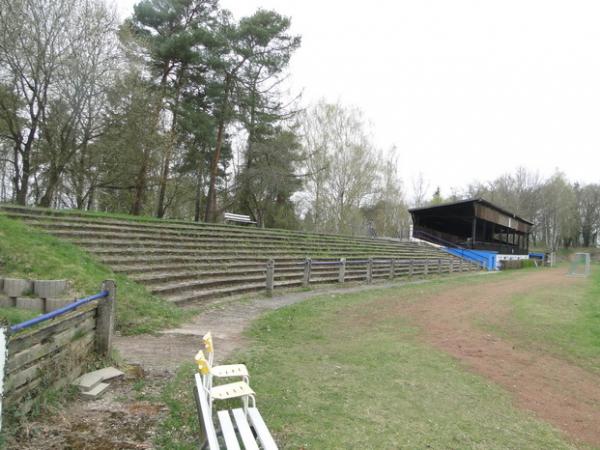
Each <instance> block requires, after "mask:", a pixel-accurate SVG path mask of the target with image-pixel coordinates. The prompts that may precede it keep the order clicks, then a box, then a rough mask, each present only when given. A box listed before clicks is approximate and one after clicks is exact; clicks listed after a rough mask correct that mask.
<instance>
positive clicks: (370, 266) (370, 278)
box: [367, 258, 373, 284]
mask: <svg viewBox="0 0 600 450" xmlns="http://www.w3.org/2000/svg"><path fill="white" fill-rule="evenodd" d="M372 282H373V258H369V262H368V263H367V283H369V284H371V283H372Z"/></svg>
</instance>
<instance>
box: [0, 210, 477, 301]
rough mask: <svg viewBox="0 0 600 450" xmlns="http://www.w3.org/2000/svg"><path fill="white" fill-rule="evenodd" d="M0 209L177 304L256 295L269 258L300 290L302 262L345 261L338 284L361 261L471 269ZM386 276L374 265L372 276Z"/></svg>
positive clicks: (178, 225) (304, 241)
mask: <svg viewBox="0 0 600 450" xmlns="http://www.w3.org/2000/svg"><path fill="white" fill-rule="evenodd" d="M0 211H2V212H3V213H4V214H6V215H7V216H9V217H11V218H14V219H20V220H22V221H24V222H25V223H26V224H28V225H29V226H32V227H35V228H39V229H43V230H45V231H47V232H48V233H50V234H52V235H54V236H56V237H58V238H60V239H64V240H67V241H69V242H71V243H73V244H75V245H77V246H79V247H81V248H82V249H84V250H86V251H87V252H88V253H90V254H92V255H93V256H94V257H95V258H96V259H97V260H99V261H100V262H102V263H104V264H105V265H107V266H109V267H110V268H111V269H112V270H113V271H114V272H116V273H122V274H126V275H127V276H128V277H129V278H130V279H132V280H134V281H137V282H139V283H141V284H143V285H145V286H147V288H148V289H149V290H150V291H151V292H152V293H154V294H156V295H159V296H161V297H163V298H165V299H167V300H169V301H172V302H174V303H177V304H180V305H183V304H189V303H195V302H198V301H201V300H205V299H209V298H215V297H223V296H226V295H232V294H243V293H248V292H257V291H262V290H264V289H265V267H266V263H267V261H268V260H269V259H273V260H274V261H275V267H276V271H275V277H274V287H275V288H285V287H298V286H301V285H302V279H303V270H304V260H305V258H312V259H313V260H318V261H319V262H323V263H326V262H334V261H339V259H340V258H346V259H347V261H348V267H347V269H346V271H345V281H362V280H364V279H365V273H366V265H367V262H366V259H367V258H373V259H375V260H380V261H381V260H387V261H390V260H392V259H393V260H396V261H398V265H397V266H396V269H394V268H392V270H393V271H395V272H394V275H395V276H408V274H409V270H408V266H407V265H404V266H403V265H402V262H404V263H406V262H407V261H410V274H412V275H415V276H419V275H424V274H427V268H426V267H425V266H426V264H429V262H430V261H437V262H438V266H437V268H438V270H437V271H438V272H442V271H443V272H450V271H452V268H453V267H455V265H456V267H459V266H460V270H461V271H467V270H478V269H479V266H478V265H477V264H473V263H467V262H462V261H461V260H460V259H459V258H457V257H456V256H452V255H448V253H446V252H444V251H441V250H439V249H438V248H436V247H434V246H431V245H428V244H423V243H421V244H419V243H414V242H398V241H392V240H385V239H371V238H361V237H351V236H340V235H326V234H314V233H303V232H294V231H288V230H277V229H259V228H252V227H241V226H234V225H215V224H203V223H194V222H182V221H165V220H152V219H139V218H134V217H125V218H123V217H114V216H113V217H109V216H101V215H98V214H86V213H83V212H73V211H57V210H47V209H33V208H23V207H17V206H7V205H3V206H0ZM338 272H339V269H338V267H337V266H336V265H334V264H315V265H314V266H313V267H312V277H311V284H314V283H334V282H337V281H338ZM389 273H390V272H389V269H388V268H384V267H379V266H378V265H377V264H376V265H374V269H373V272H372V277H373V278H374V279H378V278H380V279H382V278H387V277H388V276H389Z"/></svg>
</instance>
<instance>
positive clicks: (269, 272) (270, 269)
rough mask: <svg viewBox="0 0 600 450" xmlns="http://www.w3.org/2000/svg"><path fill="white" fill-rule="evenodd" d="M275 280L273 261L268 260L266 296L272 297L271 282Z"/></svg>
mask: <svg viewBox="0 0 600 450" xmlns="http://www.w3.org/2000/svg"><path fill="white" fill-rule="evenodd" d="M274 279H275V261H274V260H272V259H270V260H268V261H267V295H268V296H269V297H272V296H273V281H274Z"/></svg>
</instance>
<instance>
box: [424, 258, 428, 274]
mask: <svg viewBox="0 0 600 450" xmlns="http://www.w3.org/2000/svg"><path fill="white" fill-rule="evenodd" d="M423 274H424V275H425V276H427V275H429V260H428V259H426V260H425V270H424V272H423Z"/></svg>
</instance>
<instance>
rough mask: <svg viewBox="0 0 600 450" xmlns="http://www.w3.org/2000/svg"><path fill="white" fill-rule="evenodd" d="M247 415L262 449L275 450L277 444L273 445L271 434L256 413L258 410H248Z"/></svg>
mask: <svg viewBox="0 0 600 450" xmlns="http://www.w3.org/2000/svg"><path fill="white" fill-rule="evenodd" d="M248 415H249V416H250V422H252V425H253V426H254V430H255V431H256V434H258V440H259V441H260V443H261V444H262V446H263V448H264V449H265V450H277V444H275V440H274V439H273V436H271V432H270V431H269V429H268V428H267V425H266V424H265V421H264V420H263V418H262V416H261V415H260V413H259V412H258V409H256V408H249V409H248Z"/></svg>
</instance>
